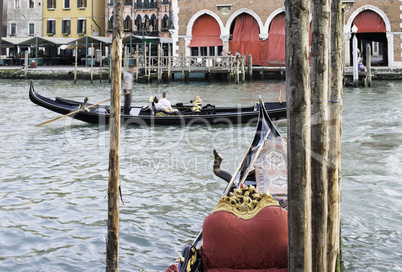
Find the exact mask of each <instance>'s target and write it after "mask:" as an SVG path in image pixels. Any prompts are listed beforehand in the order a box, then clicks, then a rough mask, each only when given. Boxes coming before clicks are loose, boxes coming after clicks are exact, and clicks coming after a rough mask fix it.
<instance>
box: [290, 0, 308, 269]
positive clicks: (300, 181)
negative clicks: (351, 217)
mask: <svg viewBox="0 0 402 272" xmlns="http://www.w3.org/2000/svg"><path fill="white" fill-rule="evenodd" d="M309 11H310V1H303V0H285V13H286V24H285V28H286V98H287V106H288V110H287V131H288V203H289V206H288V211H289V213H288V246H289V247H288V256H289V258H288V270H289V271H290V272H294V271H306V272H307V271H312V263H311V254H312V247H311V199H310V197H311V193H310V192H311V172H310V171H311V169H310V154H309V152H310V150H311V148H310V147H311V130H310V113H311V112H310V109H311V104H310V100H311V98H310V76H309V57H308V56H309V29H310V23H309Z"/></svg>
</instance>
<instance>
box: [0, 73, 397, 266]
mask: <svg viewBox="0 0 402 272" xmlns="http://www.w3.org/2000/svg"><path fill="white" fill-rule="evenodd" d="M1 83H2V87H3V88H2V89H3V90H4V91H3V92H0V99H1V101H2V102H3V114H2V115H1V117H0V118H1V122H0V127H1V130H0V131H1V132H0V140H1V142H2V148H1V149H0V156H1V158H2V161H1V164H0V168H1V171H0V178H1V182H0V197H1V198H0V199H1V200H0V218H1V231H0V256H1V257H0V260H1V263H0V268H1V270H3V271H32V270H35V271H38V270H44V271H83V270H89V271H101V270H104V268H105V259H106V258H105V252H106V240H105V237H106V231H107V222H106V220H107V200H106V198H105V196H106V190H107V180H108V172H107V169H108V158H109V130H108V127H104V126H96V125H89V124H85V123H82V122H80V121H77V120H72V119H69V118H65V119H62V120H59V121H56V122H53V123H51V124H49V125H46V126H44V127H41V128H37V127H35V126H34V125H35V124H38V123H41V122H43V121H46V120H50V119H52V118H55V117H57V116H58V114H56V113H53V112H50V111H48V110H46V109H44V108H41V107H38V106H36V105H34V104H32V103H31V102H30V101H29V99H28V87H29V81H24V80H23V81H16V80H1ZM78 83H79V84H77V85H74V84H73V82H70V81H47V80H38V81H35V87H36V90H37V91H38V92H39V93H40V94H43V95H44V96H48V97H56V96H60V97H63V98H69V99H75V100H83V98H84V97H85V96H88V97H89V98H90V102H91V103H96V102H98V101H102V100H105V99H106V98H107V97H108V96H109V93H110V85H108V84H99V83H95V84H94V85H93V86H91V85H90V84H89V83H88V82H84V81H79V82H78ZM374 85H375V86H376V87H374V88H366V89H358V88H354V89H345V93H344V105H343V109H344V118H343V124H344V126H343V146H342V153H343V155H342V156H343V158H342V159H343V161H342V162H343V163H342V167H343V168H342V174H343V180H342V186H343V194H342V197H343V202H342V223H343V227H342V236H343V243H344V248H343V254H344V255H343V256H344V260H345V267H346V271H362V270H363V271H398V269H399V270H400V267H401V261H400V257H399V256H400V255H401V254H400V253H401V252H400V250H399V245H400V241H401V238H400V237H401V229H400V222H401V219H402V218H401V212H400V209H399V207H401V204H402V203H401V199H402V197H401V196H402V192H401V185H400V182H399V181H400V178H399V177H400V176H401V174H402V173H401V168H400V165H401V156H402V155H401V154H402V152H401V151H402V150H401V149H402V148H401V144H402V136H401V135H402V131H401V130H402V128H401V122H400V120H401V116H402V114H401V110H402V109H401V107H400V104H401V102H402V95H401V93H400V91H398V90H400V89H401V87H402V83H399V82H390V83H389V82H374ZM280 89H281V90H282V91H283V93H284V94H285V86H284V83H283V82H254V83H246V84H239V85H235V84H218V83H214V84H206V83H202V82H194V83H191V84H180V83H174V84H166V85H138V86H137V88H136V89H135V91H134V92H133V104H138V105H145V104H147V103H149V102H148V98H149V94H152V95H160V94H161V93H162V92H163V91H167V92H168V94H169V98H170V100H171V101H172V102H173V103H175V102H180V101H182V102H187V101H190V100H192V99H194V98H195V96H196V95H199V96H200V97H201V99H203V100H204V102H205V103H211V104H216V105H231V106H233V105H239V104H242V105H250V104H252V103H254V102H255V101H256V100H257V99H258V96H259V95H261V96H262V98H263V100H265V101H277V100H278V98H279V90H280ZM379 102H380V103H379ZM278 126H279V129H280V131H281V132H282V133H286V122H280V123H278ZM253 133H254V125H236V126H224V125H220V126H199V125H194V126H191V127H187V128H180V127H154V128H137V127H123V128H122V131H121V182H122V192H123V199H124V202H125V204H126V207H124V206H123V205H122V206H121V214H120V215H121V221H120V271H139V270H140V269H146V270H147V271H163V270H164V269H166V268H167V266H168V265H170V264H171V263H173V262H174V260H175V258H176V256H177V254H178V252H179V251H180V250H181V248H182V247H183V246H184V245H185V244H187V243H190V242H191V241H192V239H193V238H194V237H195V236H196V235H197V234H198V232H199V230H200V229H201V226H202V222H203V219H204V218H205V217H206V216H207V214H208V213H210V212H211V211H212V209H213V207H214V206H215V204H216V203H217V201H218V199H219V197H220V195H221V193H222V191H223V189H224V188H225V185H226V184H225V182H223V181H221V180H218V179H216V178H215V177H214V176H213V174H212V165H213V154H212V150H213V148H216V149H217V150H218V151H219V152H220V154H221V156H222V157H223V158H224V161H223V163H222V168H223V169H224V170H226V171H228V172H230V173H231V172H233V171H234V169H235V167H236V166H237V164H238V163H239V160H240V159H241V156H242V155H243V153H244V150H245V149H246V148H247V146H248V145H249V142H250V140H251V138H252V136H253ZM398 251H399V252H398Z"/></svg>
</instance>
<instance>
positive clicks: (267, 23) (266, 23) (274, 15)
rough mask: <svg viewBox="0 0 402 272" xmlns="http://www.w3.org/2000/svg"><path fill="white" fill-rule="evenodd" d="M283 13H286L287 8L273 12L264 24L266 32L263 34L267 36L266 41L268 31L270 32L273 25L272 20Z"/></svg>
mask: <svg viewBox="0 0 402 272" xmlns="http://www.w3.org/2000/svg"><path fill="white" fill-rule="evenodd" d="M282 12H285V8H278V9H277V10H275V11H273V12H272V13H271V14H270V15H269V16H268V18H267V20H266V21H265V24H264V31H263V34H264V35H266V39H268V31H269V26H270V25H271V22H272V20H273V19H274V18H275V17H276V16H277V15H278V14H281V13H282Z"/></svg>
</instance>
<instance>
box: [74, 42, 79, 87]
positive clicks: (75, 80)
mask: <svg viewBox="0 0 402 272" xmlns="http://www.w3.org/2000/svg"><path fill="white" fill-rule="evenodd" d="M77 65H78V41H76V42H75V70H74V84H76V83H77Z"/></svg>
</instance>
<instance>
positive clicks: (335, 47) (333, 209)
mask: <svg viewBox="0 0 402 272" xmlns="http://www.w3.org/2000/svg"><path fill="white" fill-rule="evenodd" d="M343 26H344V10H343V8H342V0H332V1H331V77H330V80H331V90H330V96H329V101H330V102H329V104H330V108H329V122H330V126H329V149H328V167H327V170H328V223H327V232H328V234H327V236H328V248H327V265H328V269H327V271H328V272H333V271H336V272H340V243H339V241H340V228H341V224H340V220H341V215H340V211H341V199H340V195H341V130H342V129H341V128H342V99H343V74H344V44H345V42H344V35H343Z"/></svg>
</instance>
